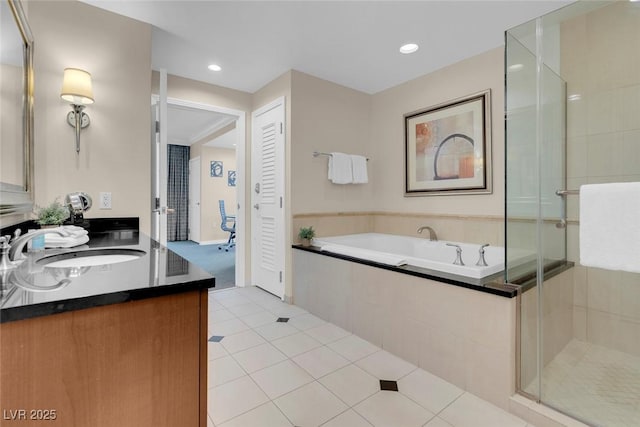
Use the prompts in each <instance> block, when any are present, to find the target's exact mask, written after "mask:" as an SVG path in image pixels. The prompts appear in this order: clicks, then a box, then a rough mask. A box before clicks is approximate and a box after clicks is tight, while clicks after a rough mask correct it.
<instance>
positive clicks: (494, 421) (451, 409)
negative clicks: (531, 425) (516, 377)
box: [438, 393, 527, 427]
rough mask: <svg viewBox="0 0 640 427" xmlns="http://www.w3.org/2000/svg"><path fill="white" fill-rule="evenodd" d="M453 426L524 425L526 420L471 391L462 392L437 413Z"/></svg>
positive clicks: (502, 426) (511, 426)
mask: <svg viewBox="0 0 640 427" xmlns="http://www.w3.org/2000/svg"><path fill="white" fill-rule="evenodd" d="M438 416H439V417H440V418H442V419H443V420H445V421H446V422H448V423H449V424H452V425H454V426H455V427H495V426H500V427H525V426H526V425H527V423H526V422H524V421H523V420H521V419H520V418H518V417H516V416H514V415H511V414H509V413H508V412H505V411H503V410H502V409H500V408H498V407H497V406H494V405H492V404H491V403H489V402H486V401H484V400H482V399H480V398H479V397H476V396H474V395H472V394H471V393H464V394H463V395H462V396H460V397H459V398H458V399H456V401H455V402H453V403H452V404H451V405H449V406H448V407H446V408H445V409H444V410H443V411H442V412H440V413H439V414H438Z"/></svg>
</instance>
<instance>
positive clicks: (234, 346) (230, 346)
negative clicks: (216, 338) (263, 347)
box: [220, 330, 265, 354]
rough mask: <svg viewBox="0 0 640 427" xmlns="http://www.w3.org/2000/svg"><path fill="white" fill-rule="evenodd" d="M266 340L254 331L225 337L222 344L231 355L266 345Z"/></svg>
mask: <svg viewBox="0 0 640 427" xmlns="http://www.w3.org/2000/svg"><path fill="white" fill-rule="evenodd" d="M264 343H265V340H264V338H262V337H261V336H260V335H258V334H256V333H255V332H253V331H252V330H247V331H242V332H238V333H237V334H233V335H229V336H227V337H224V338H223V340H222V341H220V344H222V346H223V347H224V348H225V349H226V350H227V351H228V352H229V353H231V354H233V353H237V352H239V351H242V350H246V349H248V348H251V347H255V346H257V345H260V344H264Z"/></svg>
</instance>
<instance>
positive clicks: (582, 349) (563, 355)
mask: <svg viewBox="0 0 640 427" xmlns="http://www.w3.org/2000/svg"><path fill="white" fill-rule="evenodd" d="M542 384H543V385H542V387H543V389H542V395H543V400H544V401H545V402H547V403H549V404H550V405H552V406H554V407H556V408H558V409H560V410H563V411H565V412H567V413H569V414H575V415H578V416H580V417H582V418H583V419H585V420H589V421H590V422H592V423H594V424H596V425H602V426H607V427H632V426H638V425H640V421H638V420H640V358H639V357H637V356H633V355H631V354H628V353H623V352H620V351H616V350H613V349H610V348H606V347H602V346H599V345H596V344H591V343H587V342H584V341H579V340H575V339H574V340H571V341H570V342H569V343H568V344H567V345H566V346H565V348H564V349H563V350H562V351H561V352H560V353H558V355H557V356H556V357H555V358H554V359H553V360H552V361H551V362H549V363H548V364H547V366H545V368H544V370H543V374H542ZM536 387H537V384H531V385H530V386H529V387H528V388H527V391H529V392H530V393H532V394H533V393H534V392H535V390H536Z"/></svg>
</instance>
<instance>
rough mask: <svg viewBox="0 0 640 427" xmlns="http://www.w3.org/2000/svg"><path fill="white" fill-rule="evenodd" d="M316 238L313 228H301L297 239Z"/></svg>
mask: <svg viewBox="0 0 640 427" xmlns="http://www.w3.org/2000/svg"><path fill="white" fill-rule="evenodd" d="M315 236H316V230H314V229H313V227H302V228H300V231H299V232H298V237H299V238H301V239H309V240H311V239H313V238H314V237H315Z"/></svg>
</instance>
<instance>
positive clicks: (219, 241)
mask: <svg viewBox="0 0 640 427" xmlns="http://www.w3.org/2000/svg"><path fill="white" fill-rule="evenodd" d="M223 243H227V240H226V239H224V240H203V241H202V242H198V244H199V245H221V244H223Z"/></svg>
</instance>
